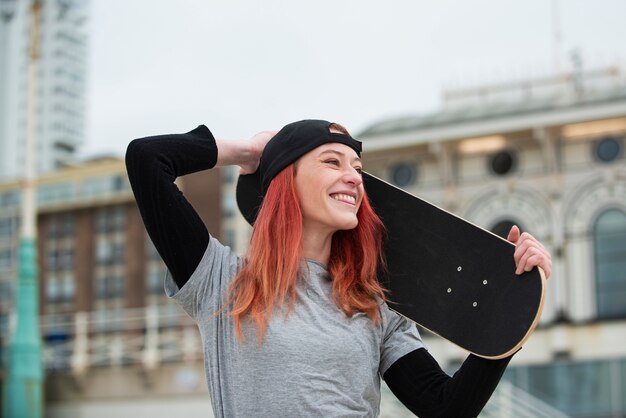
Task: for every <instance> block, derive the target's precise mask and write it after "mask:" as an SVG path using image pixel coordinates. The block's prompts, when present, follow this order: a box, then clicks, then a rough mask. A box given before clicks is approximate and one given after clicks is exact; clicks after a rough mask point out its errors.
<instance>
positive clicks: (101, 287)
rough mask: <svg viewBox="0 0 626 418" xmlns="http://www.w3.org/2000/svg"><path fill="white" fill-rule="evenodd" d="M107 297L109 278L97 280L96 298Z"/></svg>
mask: <svg viewBox="0 0 626 418" xmlns="http://www.w3.org/2000/svg"><path fill="white" fill-rule="evenodd" d="M106 296H107V278H106V277H102V278H99V279H96V298H97V299H104V298H106Z"/></svg>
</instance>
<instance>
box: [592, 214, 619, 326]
mask: <svg viewBox="0 0 626 418" xmlns="http://www.w3.org/2000/svg"><path fill="white" fill-rule="evenodd" d="M593 234H594V255H595V272H596V302H597V307H598V316H599V317H600V318H610V317H623V316H626V304H624V303H623V301H624V300H625V299H624V295H626V245H624V244H623V243H624V242H626V213H624V212H622V211H621V210H618V209H609V210H607V211H605V212H604V213H602V214H601V215H600V216H599V217H598V219H597V220H596V223H595V225H594V231H593Z"/></svg>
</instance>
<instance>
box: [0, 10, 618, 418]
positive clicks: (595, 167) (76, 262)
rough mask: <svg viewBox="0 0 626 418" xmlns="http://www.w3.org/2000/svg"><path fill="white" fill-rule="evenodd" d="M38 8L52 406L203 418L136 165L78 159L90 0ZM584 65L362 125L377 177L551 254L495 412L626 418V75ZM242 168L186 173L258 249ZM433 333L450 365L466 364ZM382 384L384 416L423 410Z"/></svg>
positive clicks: (17, 30) (11, 186)
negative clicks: (545, 285) (536, 310)
mask: <svg viewBox="0 0 626 418" xmlns="http://www.w3.org/2000/svg"><path fill="white" fill-rule="evenodd" d="M8 3H12V4H13V5H14V6H15V7H14V9H13V12H12V13H8V12H6V10H8V9H6V8H5V5H6V4H8ZM43 4H44V9H43V19H42V28H43V34H42V40H41V42H42V56H41V73H40V86H41V89H40V93H39V94H40V97H39V103H40V109H39V121H40V127H39V135H38V138H39V146H38V151H39V162H40V164H39V169H40V172H41V173H42V176H41V177H40V178H39V181H38V198H37V201H38V222H37V224H38V252H39V278H40V300H39V302H40V309H41V314H42V315H41V334H42V338H43V340H44V361H45V370H46V383H45V399H46V408H45V409H46V415H47V416H50V417H100V416H102V417H104V416H107V417H108V416H112V415H113V416H114V415H118V416H121V417H123V416H132V415H137V416H144V415H145V416H148V415H149V416H154V417H160V416H164V417H165V416H168V417H169V416H172V415H173V414H178V415H181V416H182V415H184V416H186V417H193V416H207V414H210V412H209V411H210V402H209V399H208V395H207V389H206V383H205V382H204V367H203V363H202V348H201V345H200V344H201V343H200V339H199V336H198V333H197V328H196V326H195V324H194V323H193V322H192V321H191V320H190V319H189V318H187V317H186V316H185V314H184V313H183V312H182V311H181V310H180V309H179V308H178V307H177V305H175V304H174V303H172V302H169V301H167V298H166V297H165V295H164V293H163V277H164V274H165V266H164V265H163V262H162V261H161V260H160V258H159V256H158V254H157V252H156V250H155V249H154V247H153V246H152V245H151V242H150V240H149V239H148V237H147V235H146V233H145V230H144V228H143V224H142V222H141V218H140V216H139V213H138V211H137V208H136V205H135V203H134V200H133V196H132V192H131V190H130V188H129V184H128V180H127V177H126V172H125V168H124V164H123V161H122V160H121V159H120V158H117V157H106V156H105V157H100V158H92V159H90V160H87V161H77V160H76V158H75V150H76V149H77V147H78V146H79V145H81V144H83V143H84V142H85V119H86V115H85V91H86V90H85V88H86V71H85V56H86V54H87V41H86V39H87V36H86V32H85V27H84V25H85V21H86V19H87V18H88V15H89V13H88V8H87V5H88V2H86V1H72V0H59V1H50V2H44V3H43ZM0 6H2V8H1V9H0V359H1V360H0V385H2V383H3V382H4V377H5V369H6V363H5V356H4V351H5V347H6V345H7V343H8V341H9V338H10V335H11V332H12V329H13V326H14V324H15V317H14V305H15V304H14V302H15V300H14V299H15V285H16V277H17V248H18V240H19V237H18V231H19V225H20V206H21V202H22V195H21V189H20V188H21V183H20V182H19V180H18V178H19V177H20V176H21V168H22V166H23V160H24V155H23V153H24V151H23V144H24V136H25V125H26V124H25V118H26V116H25V112H26V99H25V94H26V60H27V58H26V53H25V51H26V49H27V40H28V35H27V33H28V24H27V22H28V19H27V18H26V14H27V7H28V2H26V1H12V0H0ZM575 63H577V64H576V65H575V66H574V67H575V68H574V71H572V72H566V73H555V74H553V75H552V76H544V77H537V78H524V79H519V80H512V81H510V82H500V83H498V84H484V85H479V86H472V87H468V88H457V89H454V90H447V91H444V93H443V97H444V105H443V107H442V108H441V109H440V110H439V111H437V112H434V113H432V114H428V115H421V116H410V117H401V118H392V119H386V120H382V121H379V122H377V123H374V124H372V125H371V126H370V127H369V128H367V129H365V130H363V131H362V132H360V133H356V136H357V137H358V138H359V139H361V140H363V141H364V149H365V153H364V154H363V158H364V162H365V166H366V169H367V170H368V171H369V172H371V173H373V174H375V175H377V176H379V177H381V178H383V179H385V180H387V181H389V182H391V183H393V184H395V185H397V186H399V187H402V188H405V189H406V190H408V191H409V192H411V193H414V194H417V195H419V196H421V197H423V198H425V199H427V200H429V201H431V202H433V203H435V204H437V205H438V206H440V207H442V208H444V209H446V210H448V211H451V212H453V213H456V214H458V215H460V216H462V217H464V218H466V219H468V220H470V221H472V222H474V223H476V224H478V225H480V226H482V227H484V228H487V229H489V230H492V231H494V232H495V233H497V234H500V235H504V234H505V233H506V232H507V231H508V229H509V228H510V226H511V225H512V224H517V225H519V226H520V227H521V228H522V229H523V230H525V231H528V232H530V233H532V234H534V235H535V236H537V237H538V238H539V239H540V240H541V241H542V242H543V243H545V244H546V245H547V246H548V248H549V249H550V250H551V252H552V254H553V257H554V259H553V261H554V272H553V276H552V278H551V280H550V282H549V289H548V294H547V297H548V301H547V303H546V306H545V309H544V315H543V317H542V320H541V323H540V326H539V329H538V330H537V331H536V332H535V334H534V335H533V336H532V337H531V338H530V340H529V341H528V343H527V344H526V345H525V347H524V349H523V350H522V351H521V352H519V353H518V354H517V355H516V356H515V358H514V360H513V362H512V363H511V366H510V367H509V369H508V371H507V373H506V375H505V379H504V381H503V382H502V383H501V384H500V386H499V388H498V391H497V392H496V394H495V395H494V397H493V398H492V400H491V401H490V403H489V404H488V406H487V408H486V409H485V411H484V412H483V415H482V416H484V417H522V418H523V417H552V418H558V417H561V416H571V417H579V418H608V417H611V418H615V417H625V416H626V396H624V394H625V393H626V273H625V272H626V246H625V245H624V244H623V243H624V242H625V241H626V164H625V162H626V156H625V154H624V145H625V144H624V142H625V141H626V139H625V137H626V74H625V73H624V70H623V69H622V68H619V67H608V68H597V69H589V70H583V68H582V65H580V60H577V61H576V60H575ZM190 128H191V127H190ZM130 139H131V138H128V140H130ZM237 171H238V170H237V169H235V168H232V167H229V168H224V169H220V170H213V171H208V172H201V173H197V174H194V175H190V176H185V177H183V178H181V179H179V180H178V181H177V183H178V185H179V187H180V188H181V190H183V192H184V193H185V195H186V197H187V198H188V199H189V200H190V201H191V202H192V204H193V205H194V207H195V208H196V210H197V211H198V212H199V213H200V216H201V217H202V219H203V220H204V221H205V223H206V224H207V227H208V228H209V230H210V231H212V232H214V233H217V234H218V238H219V239H220V240H221V241H222V242H223V243H225V244H226V245H230V246H231V247H233V248H234V249H235V250H236V251H237V252H239V253H243V252H244V251H245V247H246V243H247V241H248V238H249V233H250V228H249V226H248V225H247V223H246V222H245V221H244V220H243V218H242V217H241V215H240V214H239V212H238V210H237V208H236V204H235V199H234V190H235V184H236V180H237ZM416 256H419V255H416ZM392 297H393V295H392ZM423 336H424V339H425V340H426V344H427V346H428V347H429V349H430V351H431V352H432V353H433V354H434V356H435V357H436V358H437V359H438V360H439V361H440V363H441V364H442V366H444V368H446V369H447V370H449V371H454V370H455V368H456V367H457V366H458V365H459V364H460V362H461V361H462V360H463V359H464V358H465V356H466V353H465V352H463V351H462V350H460V349H458V348H457V347H455V346H453V345H451V344H450V343H447V342H446V341H445V340H442V339H440V338H438V337H436V336H433V335H430V334H429V333H427V332H426V331H424V332H423ZM383 394H384V396H383V398H384V399H383V407H382V412H381V416H382V417H402V416H411V414H409V413H407V411H406V410H405V409H404V408H403V407H402V406H401V405H399V404H398V402H397V401H395V399H394V398H393V395H391V394H390V393H389V391H388V390H387V389H386V388H383ZM565 414H566V415H565Z"/></svg>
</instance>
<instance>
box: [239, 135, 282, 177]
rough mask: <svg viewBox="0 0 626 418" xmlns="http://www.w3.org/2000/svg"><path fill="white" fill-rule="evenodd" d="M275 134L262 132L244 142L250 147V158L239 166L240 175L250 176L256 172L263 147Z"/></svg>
mask: <svg viewBox="0 0 626 418" xmlns="http://www.w3.org/2000/svg"><path fill="white" fill-rule="evenodd" d="M276 132H277V131H262V132H259V133H258V134H256V135H254V136H253V137H252V138H250V139H249V140H248V141H246V142H248V145H249V147H250V158H249V159H248V161H246V162H245V163H244V164H239V167H241V169H240V170H239V173H240V174H252V173H254V172H255V171H257V169H258V168H259V163H260V161H261V154H263V150H264V149H265V145H267V143H268V142H269V141H270V139H272V138H273V137H274V135H276Z"/></svg>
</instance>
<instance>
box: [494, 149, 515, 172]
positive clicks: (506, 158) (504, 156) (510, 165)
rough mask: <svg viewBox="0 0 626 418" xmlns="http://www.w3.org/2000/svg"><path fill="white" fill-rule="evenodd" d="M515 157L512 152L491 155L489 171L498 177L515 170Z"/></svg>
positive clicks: (506, 151)
mask: <svg viewBox="0 0 626 418" xmlns="http://www.w3.org/2000/svg"><path fill="white" fill-rule="evenodd" d="M516 164H517V156H516V154H515V152H514V151H511V150H505V151H500V152H497V153H495V154H493V155H492V156H491V158H490V160H489V166H490V168H491V171H493V172H494V173H495V174H497V175H499V176H503V175H505V174H508V173H510V172H511V171H513V170H514V169H515V165H516Z"/></svg>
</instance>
